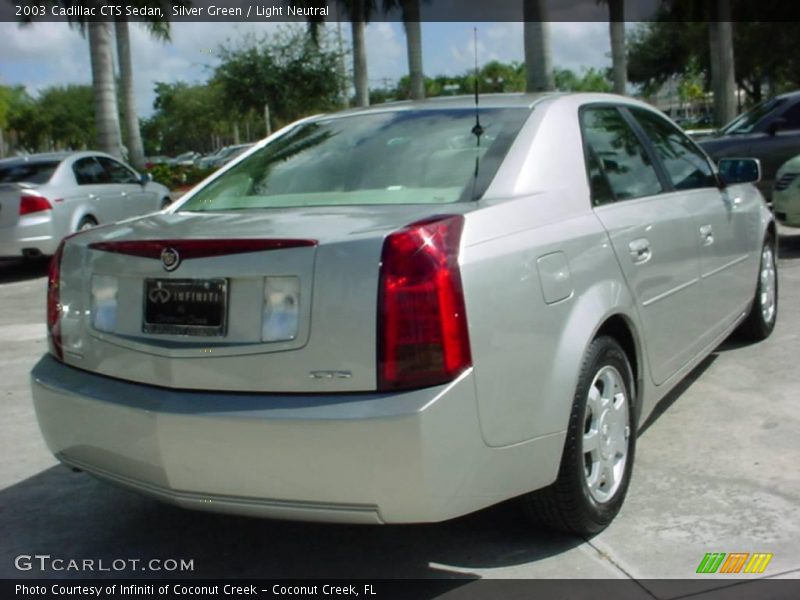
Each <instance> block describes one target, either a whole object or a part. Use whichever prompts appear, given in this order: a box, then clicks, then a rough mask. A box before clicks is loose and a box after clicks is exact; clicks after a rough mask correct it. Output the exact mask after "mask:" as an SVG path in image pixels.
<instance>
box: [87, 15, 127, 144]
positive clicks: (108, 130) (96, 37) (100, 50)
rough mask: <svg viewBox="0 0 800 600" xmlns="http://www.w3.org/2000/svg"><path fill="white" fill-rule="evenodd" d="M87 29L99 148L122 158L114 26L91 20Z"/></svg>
mask: <svg viewBox="0 0 800 600" xmlns="http://www.w3.org/2000/svg"><path fill="white" fill-rule="evenodd" d="M87 27H88V29H89V55H90V58H91V63H92V89H93V91H94V114H95V127H96V128H97V147H98V148H99V149H100V150H102V151H103V152H108V153H109V154H111V155H112V156H116V157H119V158H122V136H121V135H120V128H119V109H118V107H117V90H116V88H115V86H114V61H113V53H112V49H111V43H112V42H111V24H110V23H104V22H100V21H91V22H89V23H87Z"/></svg>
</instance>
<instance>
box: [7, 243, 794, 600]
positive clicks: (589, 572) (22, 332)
mask: <svg viewBox="0 0 800 600" xmlns="http://www.w3.org/2000/svg"><path fill="white" fill-rule="evenodd" d="M781 255H782V258H781V260H780V278H781V279H780V311H779V316H778V324H777V328H776V330H775V332H774V334H773V335H772V337H771V338H770V339H769V340H767V341H766V342H764V343H761V344H757V345H752V346H740V345H738V344H737V343H735V342H732V341H729V342H726V343H725V344H723V345H722V346H721V347H720V348H719V349H718V350H717V351H716V352H714V354H712V355H711V356H710V357H709V358H708V359H707V360H705V361H704V362H703V363H702V364H701V365H700V366H699V367H698V368H697V369H696V370H695V371H694V372H693V373H692V374H691V376H690V377H689V378H688V379H687V380H686V381H685V382H684V384H682V385H681V386H680V387H679V389H677V390H676V391H675V392H673V393H672V394H670V396H669V397H668V398H667V399H666V400H665V401H664V402H662V404H661V405H660V406H659V408H658V410H657V413H656V415H655V417H654V418H652V419H651V420H650V422H649V423H648V424H647V426H646V428H645V429H644V431H643V432H642V433H641V435H640V438H639V445H638V449H637V456H636V467H635V469H634V476H633V481H632V484H631V488H630V491H629V493H628V498H627V501H626V504H625V506H624V507H623V509H622V512H621V513H620V515H619V517H618V518H617V519H616V520H615V521H614V523H612V525H611V526H610V527H609V528H608V529H607V530H606V531H604V532H603V533H601V534H600V535H597V536H595V537H594V538H591V539H589V540H584V539H579V538H571V537H567V536H561V535H555V534H552V533H548V532H542V531H536V530H533V529H531V528H530V527H528V526H527V524H526V522H525V520H524V519H523V518H522V517H521V516H520V515H519V514H518V512H517V511H516V508H515V506H514V505H513V504H505V505H501V506H498V507H494V508H491V509H488V510H485V511H481V512H479V513H476V514H474V515H469V516H467V517H463V518H461V519H456V520H453V521H450V522H446V523H440V524H429V525H410V526H386V527H367V526H345V525H323V524H309V523H291V522H279V521H266V520H252V519H246V518H240V517H230V516H221V515H214V514H205V513H195V512H189V511H182V510H180V509H177V508H173V507H170V506H163V505H160V504H158V503H157V502H155V501H152V500H149V499H145V498H140V497H138V496H136V495H134V494H132V493H129V492H127V491H123V490H119V489H116V488H113V487H110V486H107V485H105V484H101V483H99V482H96V481H95V480H93V479H92V478H91V477H89V476H87V475H85V474H82V473H72V472H70V471H68V470H67V469H65V468H63V467H60V466H57V465H56V462H55V460H54V459H53V458H52V457H51V456H50V455H49V453H48V451H47V449H46V448H45V446H44V444H43V442H42V441H41V439H40V436H39V432H38V428H37V426H36V422H35V417H34V414H33V408H32V406H31V399H30V392H29V390H28V371H29V370H30V368H31V367H32V366H33V364H34V363H35V362H36V361H37V360H38V358H39V356H40V355H41V354H42V353H43V352H44V351H45V348H46V343H45V340H44V326H43V324H42V323H43V318H44V301H45V295H44V292H45V280H44V273H45V267H44V265H43V264H34V265H32V266H31V265H29V266H20V265H0V306H2V307H3V310H2V311H0V380H1V381H2V382H3V385H2V392H0V397H2V400H3V404H2V408H1V409H0V410H2V419H0V430H1V431H2V434H0V531H2V532H3V535H2V536H0V577H27V576H31V577H34V576H36V577H39V576H42V575H43V574H42V573H39V572H37V571H24V572H20V571H17V570H16V569H15V567H14V559H15V557H17V556H18V555H21V554H35V553H40V554H50V555H51V556H53V557H61V558H66V559H69V558H80V559H83V558H92V559H103V560H104V561H105V562H106V564H108V563H110V562H111V561H112V560H114V559H137V558H138V559H141V560H142V561H147V560H150V559H167V558H175V559H186V560H193V561H194V562H193V565H194V570H193V571H191V572H183V573H166V572H139V571H138V570H130V569H128V570H126V571H123V572H105V573H92V572H87V573H82V574H76V573H59V572H52V571H51V572H48V573H45V574H44V576H51V577H57V576H62V577H63V576H65V575H68V576H86V577H92V576H110V575H116V576H121V575H131V576H147V577H159V576H176V575H177V576H181V577H217V576H228V577H237V576H239V577H268V578H276V577H286V578H295V577H298V578H299V577H317V578H320V577H341V578H355V577H360V578H380V577H390V578H417V577H448V578H466V579H472V578H619V579H636V580H638V581H639V584H638V586H640V587H639V589H642V590H646V593H648V594H652V595H653V596H655V597H659V598H665V597H674V595H675V591H674V588H673V589H672V590H669V591H667V590H666V588H664V587H663V585H664V584H663V583H659V582H658V581H655V579H666V578H690V577H697V576H696V575H695V571H696V569H697V566H698V564H699V563H700V561H701V560H702V558H703V556H704V555H705V553H707V552H725V553H733V552H749V553H753V552H766V553H772V554H773V558H772V560H771V562H770V563H769V565H768V568H767V569H766V571H765V572H764V574H763V576H767V577H788V578H800V469H798V467H797V465H798V464H800V443H799V442H798V441H797V440H798V439H800V438H798V433H797V432H798V431H800V417H798V410H797V406H798V404H797V393H798V389H799V388H798V384H800V371H798V369H797V368H796V359H795V357H796V356H797V350H798V347H800V311H798V309H797V307H798V306H799V305H800V232H798V233H794V232H791V231H784V234H783V235H782V236H781ZM702 577H704V578H705V579H706V580H707V584H708V586H709V588H723V587H724V586H727V585H730V584H731V583H732V582H733V581H732V580H733V579H735V581H736V582H739V581H741V580H742V577H743V576H742V575H738V576H737V575H732V576H722V575H703V576H702ZM747 577H752V576H747ZM751 585H752V584H751ZM744 587H745V588H746V587H747V586H746V585H745V586H744Z"/></svg>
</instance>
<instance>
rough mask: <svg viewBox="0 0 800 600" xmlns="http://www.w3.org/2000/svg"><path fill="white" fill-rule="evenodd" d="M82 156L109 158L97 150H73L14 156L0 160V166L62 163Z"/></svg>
mask: <svg viewBox="0 0 800 600" xmlns="http://www.w3.org/2000/svg"><path fill="white" fill-rule="evenodd" d="M83 156H110V155H108V154H106V153H105V152H100V151H97V150H75V151H61V152H40V153H38V154H27V155H25V156H14V157H11V158H4V159H2V160H0V164H1V165H10V164H22V163H39V162H52V161H59V162H60V161H62V160H66V159H68V158H80V157H83Z"/></svg>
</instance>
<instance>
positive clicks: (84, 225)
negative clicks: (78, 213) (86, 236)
mask: <svg viewBox="0 0 800 600" xmlns="http://www.w3.org/2000/svg"><path fill="white" fill-rule="evenodd" d="M92 227H97V221H96V220H95V219H94V217H83V218H82V219H81V220H80V221H79V222H78V229H76V231H86V230H87V229H91V228H92Z"/></svg>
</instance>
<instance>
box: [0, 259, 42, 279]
mask: <svg viewBox="0 0 800 600" xmlns="http://www.w3.org/2000/svg"><path fill="white" fill-rule="evenodd" d="M49 263H50V259H49V258H48V257H42V258H29V259H25V260H16V259H0V283H16V282H17V281H27V280H29V279H38V278H39V277H46V276H47V265H48V264H49Z"/></svg>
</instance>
